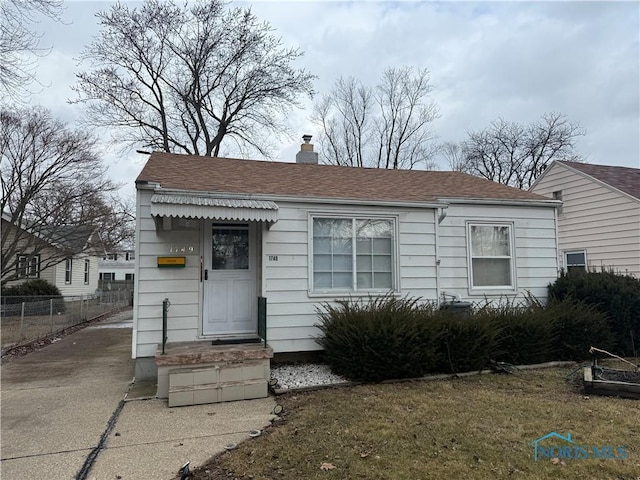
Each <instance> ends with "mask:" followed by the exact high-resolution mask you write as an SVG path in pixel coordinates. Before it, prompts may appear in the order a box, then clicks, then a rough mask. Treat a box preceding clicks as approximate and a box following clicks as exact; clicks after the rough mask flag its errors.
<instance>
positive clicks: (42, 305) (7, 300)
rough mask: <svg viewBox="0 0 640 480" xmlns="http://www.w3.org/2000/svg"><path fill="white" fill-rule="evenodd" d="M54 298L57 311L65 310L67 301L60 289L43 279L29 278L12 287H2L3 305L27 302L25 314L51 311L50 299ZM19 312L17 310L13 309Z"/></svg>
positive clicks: (41, 313) (39, 313) (40, 313)
mask: <svg viewBox="0 0 640 480" xmlns="http://www.w3.org/2000/svg"><path fill="white" fill-rule="evenodd" d="M51 300H54V309H55V312H56V313H63V312H64V311H65V303H64V299H63V298H62V295H61V294H60V290H59V289H58V287H56V286H55V285H53V284H52V283H50V282H48V281H46V280H42V279H33V280H27V281H25V282H23V283H19V284H17V285H12V286H10V287H2V303H3V305H15V304H21V303H26V304H28V305H29V306H30V307H29V308H26V309H25V315H44V314H48V313H50V301H51ZM13 311H15V312H16V313H15V314H17V313H18V311H17V310H15V309H14V310H13Z"/></svg>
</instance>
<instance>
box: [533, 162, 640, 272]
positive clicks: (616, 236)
mask: <svg viewBox="0 0 640 480" xmlns="http://www.w3.org/2000/svg"><path fill="white" fill-rule="evenodd" d="M530 191H531V192H534V193H537V194H540V195H545V196H547V197H549V198H553V199H555V200H562V202H563V206H562V208H561V209H559V210H558V246H559V251H560V259H559V261H560V265H561V266H562V267H563V268H564V269H566V270H571V269H577V268H580V269H593V270H598V271H599V270H601V269H605V270H613V271H615V272H619V273H623V274H627V275H634V276H636V277H640V169H637V168H629V167H612V166H608V165H592V164H588V163H578V162H562V161H556V162H553V163H552V164H551V165H550V166H549V167H548V168H547V169H546V170H545V171H544V172H543V173H542V175H541V176H540V177H538V179H537V180H536V182H535V183H534V184H533V185H532V186H531V188H530Z"/></svg>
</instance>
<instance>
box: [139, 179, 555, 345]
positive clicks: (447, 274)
mask: <svg viewBox="0 0 640 480" xmlns="http://www.w3.org/2000/svg"><path fill="white" fill-rule="evenodd" d="M151 196H152V192H150V191H145V190H139V191H138V212H137V218H138V222H137V227H136V228H137V233H136V235H137V246H136V249H137V250H136V271H135V282H136V290H137V291H136V302H135V306H134V339H135V340H134V342H135V343H134V356H137V357H152V356H154V355H155V352H156V347H157V345H158V344H159V343H160V342H161V340H162V338H161V337H162V301H163V299H164V298H168V299H169V301H170V302H171V306H170V308H169V312H168V330H169V341H170V342H175V341H182V340H184V341H193V340H197V339H199V338H201V337H199V335H200V332H201V328H202V325H201V323H202V319H201V318H202V317H201V308H202V284H201V282H200V256H201V255H202V246H201V244H200V243H201V238H202V233H201V230H200V229H201V228H202V222H199V223H198V225H199V226H200V228H199V229H196V230H175V231H166V232H165V231H161V232H156V228H155V223H154V221H153V220H152V218H151V215H150V203H149V202H150V198H151ZM278 207H279V209H278V216H279V220H278V222H276V223H275V224H273V225H272V226H271V228H270V229H266V227H265V226H264V224H262V223H260V224H258V226H259V228H260V229H261V232H262V234H261V237H262V244H261V249H262V250H261V252H260V257H259V258H260V259H259V261H258V266H259V268H260V271H261V279H260V283H261V288H260V289H259V291H260V293H261V294H262V295H263V296H265V297H267V301H268V306H267V312H268V317H267V329H268V330H267V337H268V341H269V344H270V345H271V346H272V347H273V349H274V351H275V352H295V351H308V350H317V349H319V346H318V344H317V343H316V342H315V340H314V338H315V337H317V336H318V335H319V333H320V332H319V330H318V329H317V328H316V327H315V325H316V324H317V323H318V315H317V310H316V309H317V307H319V306H321V305H322V304H323V303H325V302H334V301H335V300H336V298H338V294H336V293H327V294H326V295H316V294H315V293H313V292H310V291H309V274H310V268H309V265H310V262H309V253H310V251H309V237H310V235H309V229H310V218H311V217H310V216H311V215H314V216H319V217H323V216H328V217H330V216H331V215H335V216H346V217H352V218H367V217H388V218H394V219H396V220H395V221H396V232H397V239H396V244H395V249H396V252H395V255H396V258H395V259H396V264H397V266H396V269H397V280H396V281H397V290H398V291H397V295H399V296H409V297H420V298H422V299H424V300H436V296H437V285H436V246H435V239H436V227H435V223H434V222H435V216H436V215H435V212H434V210H433V209H431V208H405V207H395V208H393V207H373V206H354V205H326V206H322V205H318V204H311V203H302V202H284V201H278ZM476 220H477V221H490V222H491V221H493V222H498V223H499V222H510V223H511V224H512V225H513V229H512V231H513V236H514V238H513V244H514V252H513V254H514V257H515V262H516V266H517V270H516V272H517V278H516V283H517V287H518V292H517V294H518V296H519V297H520V298H521V297H522V295H523V294H524V293H525V291H527V290H528V291H531V293H533V294H534V295H536V296H539V297H544V296H545V295H546V286H547V285H548V284H549V283H550V282H551V281H553V279H555V278H556V275H557V261H556V260H557V251H556V246H555V237H554V235H555V224H554V209H553V208H544V207H539V208H538V207H535V208H534V207H509V206H486V207H483V206H477V205H451V206H450V207H449V208H448V210H447V217H446V218H445V219H444V221H443V222H442V224H441V225H439V236H440V247H439V255H440V258H441V261H442V263H441V267H440V274H441V289H442V290H448V291H453V292H458V293H460V295H461V296H462V297H463V298H465V299H470V300H480V299H481V298H482V297H481V296H479V295H478V296H470V295H469V292H468V269H467V258H468V257H467V242H466V222H468V221H476ZM172 245H184V246H193V247H194V253H193V254H191V253H190V254H187V255H186V267H185V268H173V269H172V268H169V269H162V268H158V267H157V257H158V256H162V255H170V253H169V248H170V247H171V246H172ZM498 297H499V294H498V295H497V296H496V298H498ZM339 298H349V294H343V295H342V296H341V297H339ZM356 298H362V299H363V300H365V301H366V300H367V297H366V295H365V296H364V297H356Z"/></svg>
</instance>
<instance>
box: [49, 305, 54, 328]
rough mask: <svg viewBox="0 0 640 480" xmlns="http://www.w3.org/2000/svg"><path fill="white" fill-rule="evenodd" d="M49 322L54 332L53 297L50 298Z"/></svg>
mask: <svg viewBox="0 0 640 480" xmlns="http://www.w3.org/2000/svg"><path fill="white" fill-rule="evenodd" d="M49 324H50V325H51V330H50V331H51V332H53V298H52V299H50V300H49Z"/></svg>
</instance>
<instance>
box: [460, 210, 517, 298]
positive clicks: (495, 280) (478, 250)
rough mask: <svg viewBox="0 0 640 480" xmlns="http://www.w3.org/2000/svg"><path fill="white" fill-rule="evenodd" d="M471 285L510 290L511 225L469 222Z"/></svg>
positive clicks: (473, 286)
mask: <svg viewBox="0 0 640 480" xmlns="http://www.w3.org/2000/svg"><path fill="white" fill-rule="evenodd" d="M467 238H468V242H469V252H470V255H469V257H470V264H471V288H476V289H477V288H484V289H506V288H509V289H513V288H515V283H514V278H513V277H514V274H513V246H512V229H511V225H510V224H474V223H470V224H468V234H467Z"/></svg>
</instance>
